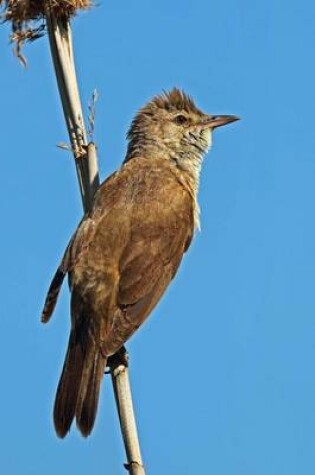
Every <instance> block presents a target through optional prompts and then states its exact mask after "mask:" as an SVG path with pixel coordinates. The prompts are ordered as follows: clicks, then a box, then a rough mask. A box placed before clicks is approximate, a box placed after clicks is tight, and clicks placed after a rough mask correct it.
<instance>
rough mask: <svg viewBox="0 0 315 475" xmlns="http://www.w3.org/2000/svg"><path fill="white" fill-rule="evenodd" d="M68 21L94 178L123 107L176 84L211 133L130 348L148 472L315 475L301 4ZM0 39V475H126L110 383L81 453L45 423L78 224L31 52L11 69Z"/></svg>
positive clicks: (170, 7) (110, 148) (176, 3)
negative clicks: (65, 270)
mask: <svg viewBox="0 0 315 475" xmlns="http://www.w3.org/2000/svg"><path fill="white" fill-rule="evenodd" d="M98 3H99V5H98V6H97V7H95V8H94V9H92V10H91V11H90V12H89V13H86V14H83V15H80V16H79V17H78V18H77V19H76V20H75V22H74V35H75V46H76V57H77V64H78V72H79V78H80V85H81V89H82V98H83V102H84V104H87V101H88V98H89V97H90V94H91V92H92V90H93V89H94V88H95V87H96V88H97V89H98V91H99V95H100V99H99V103H98V106H97V119H96V140H97V143H98V146H99V156H100V167H101V174H102V177H103V178H104V177H105V176H107V175H108V174H109V173H111V172H112V171H113V170H114V169H115V168H117V167H118V166H119V164H120V163H121V161H122V159H123V156H124V152H125V146H126V144H125V141H124V136H125V132H126V129H127V127H128V124H129V122H130V120H131V118H132V116H133V114H134V112H135V111H136V109H137V108H138V107H140V106H141V105H142V104H143V103H144V102H145V101H146V100H148V99H149V98H150V97H151V96H152V95H154V94H156V93H158V92H160V91H161V90H162V89H168V88H170V87H172V86H174V85H176V86H179V87H182V88H184V89H185V90H186V91H187V92H189V93H190V94H191V95H192V96H193V97H194V98H195V99H196V101H197V103H198V105H199V106H200V107H201V108H203V109H204V110H205V111H208V112H210V113H216V114H217V113H226V114H227V113H231V114H237V115H240V116H241V117H242V121H241V122H238V123H236V124H233V125H232V126H229V127H226V128H223V129H222V130H218V131H217V133H216V135H215V137H214V147H213V150H212V152H211V153H210V154H209V155H208V157H207V159H206V161H205V165H204V169H203V174H202V181H201V189H200V204H201V209H202V231H201V233H199V234H198V235H197V237H196V239H195V242H194V243H193V246H192V248H191V249H190V251H189V253H188V254H187V256H186V257H185V261H184V263H183V265H182V267H181V269H180V272H179V274H178V276H177V278H176V281H175V282H173V284H172V286H171V287H170V289H169V290H168V292H167V295H166V296H165V297H164V298H163V301H162V302H161V303H160V305H159V306H158V308H157V309H156V310H155V311H154V315H153V316H152V317H151V319H150V320H149V322H148V323H147V324H146V325H145V327H144V328H142V329H141V331H139V332H138V334H137V336H135V337H134V338H133V339H132V341H131V342H130V343H129V345H128V348H129V350H130V353H131V360H132V363H131V373H132V387H133V392H134V399H135V405H136V410H137V414H138V421H139V430H140V435H141V440H142V447H143V455H144V459H145V463H146V466H147V471H148V474H149V475H161V474H163V475H179V474H180V475H194V474H199V473H203V474H208V473H209V474H215V475H233V474H236V475H266V474H268V475H279V474H286V475H297V474H300V473H301V474H303V475H308V474H313V473H314V470H315V450H314V449H315V430H314V427H315V292H314V288H315V226H314V201H315V186H314V183H315V134H314V109H315V106H314V100H315V92H314V91H315V88H314V84H315V67H314V64H315V59H314V58H315V56H314V44H315V26H314V25H315V4H314V2H312V1H310V0H306V1H305V2H296V1H293V0H277V1H276V2H275V1H269V2H262V1H258V0H239V1H237V2H236V1H233V0H225V1H224V2H222V0H211V1H210V0H195V1H194V2H192V1H188V0H173V1H172V2H170V1H169V0H159V1H158V2H157V1H155V2H153V1H147V0H146V1H145V0H138V1H134V2H117V1H106V2H105V1H104V2H103V1H102V2H98ZM7 35H8V27H7V26H2V27H1V29H0V44H1V59H0V64H1V66H0V68H1V74H0V91H1V92H0V95H1V115H0V124H1V167H2V169H1V175H0V187H1V199H0V212H1V217H2V226H1V267H2V268H1V273H0V286H1V344H0V362H1V380H2V384H1V393H0V406H1V424H0V470H1V473H6V474H8V475H39V474H42V473H45V475H52V474H54V475H55V474H56V473H59V474H64V473H75V474H76V475H81V474H84V475H85V474H87V473H88V474H90V475H94V474H97V475H99V474H103V473H104V474H110V475H119V474H122V473H124V469H123V468H122V462H123V461H125V455H124V451H123V445H122V442H121V438H120V433H119V426H118V419H117V415H116V412H115V407H114V401H113V395H112V388H111V382H110V379H109V378H106V380H105V381H104V384H103V388H102V389H103V390H102V395H101V404H100V410H99V414H98V419H97V424H96V427H95V431H94V432H93V435H92V436H91V437H90V438H89V439H88V440H83V439H81V438H80V436H79V435H78V433H77V432H76V430H72V431H71V434H70V436H69V437H67V438H66V439H65V440H64V441H60V440H58V439H57V438H56V436H55V434H54V431H53V427H52V422H51V410H52V404H53V398H54V393H55V389H56V385H57V380H58V378H59V374H60V371H61V365H62V361H63V357H64V352H65V348H66V343H67V339H68V331H69V312H68V304H69V295H68V291H67V289H66V287H65V288H64V290H63V294H62V298H61V301H60V302H59V305H58V308H57V311H56V314H55V316H54V319H53V320H52V322H51V324H49V325H48V326H43V325H41V324H40V323H39V316H40V310H41V307H42V303H43V299H44V296H45V292H46V290H47V286H48V284H49V280H50V278H51V275H52V273H53V272H54V270H55V267H56V265H57V263H58V260H59V258H60V256H61V254H62V252H63V249H64V247H65V244H66V242H67V241H68V239H69V237H70V235H71V233H72V232H73V230H74V229H75V227H76V224H77V223H78V220H79V219H80V217H81V213H82V211H81V203H80V198H79V194H78V189H77V182H76V177H75V172H74V166H73V162H72V159H71V157H70V154H68V153H67V152H63V151H61V150H59V149H57V148H56V146H55V144H56V143H58V142H60V141H67V135H66V131H65V126H64V122H63V116H62V112H61V107H60V104H59V98H58V96H57V89H56V84H55V78H54V76H53V74H52V66H51V62H50V57H49V50H48V46H47V38H43V39H41V40H39V41H37V42H35V43H34V44H32V45H30V46H28V47H26V48H25V53H26V55H27V57H28V61H29V67H28V69H27V70H23V69H22V68H21V67H20V66H19V64H18V63H17V61H16V59H15V58H14V57H13V55H12V52H11V50H10V47H9V46H8V44H7V43H8V42H7Z"/></svg>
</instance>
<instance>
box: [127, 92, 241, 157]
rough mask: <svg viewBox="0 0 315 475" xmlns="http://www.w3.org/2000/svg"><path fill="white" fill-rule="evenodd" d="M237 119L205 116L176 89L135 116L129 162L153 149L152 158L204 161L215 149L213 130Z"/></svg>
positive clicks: (131, 128) (233, 117)
mask: <svg viewBox="0 0 315 475" xmlns="http://www.w3.org/2000/svg"><path fill="white" fill-rule="evenodd" d="M235 120H238V118H237V117H235V116H232V115H221V116H213V115H208V114H205V113H203V112H202V111H201V110H200V109H198V108H197V106H196V105H195V103H194V101H193V100H192V98H191V97H190V96H188V95H187V94H185V93H184V92H182V91H180V90H179V89H176V88H175V89H172V90H171V91H170V92H164V93H163V94H161V95H159V96H156V97H154V98H153V99H152V100H151V101H150V102H148V103H147V104H146V105H145V106H144V107H143V108H142V109H140V110H139V112H138V113H137V115H136V116H135V118H134V120H133V121H132V124H131V127H130V129H129V131H128V134H127V139H128V140H129V147H128V152H127V159H129V158H132V156H136V155H138V156H139V155H143V153H146V152H149V151H150V149H151V153H150V155H153V156H154V155H158V156H165V158H170V159H173V160H176V162H177V163H185V164H188V163H189V160H194V161H200V160H201V159H202V157H203V155H204V154H205V153H206V152H207V151H208V150H209V148H210V147H211V144H212V132H213V130H214V129H215V128H216V127H221V126H222V125H226V124H228V123H231V122H234V121H235Z"/></svg>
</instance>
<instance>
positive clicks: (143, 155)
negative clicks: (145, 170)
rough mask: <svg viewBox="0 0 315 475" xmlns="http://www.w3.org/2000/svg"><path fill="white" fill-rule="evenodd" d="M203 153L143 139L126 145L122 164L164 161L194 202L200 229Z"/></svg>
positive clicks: (195, 214)
mask: <svg viewBox="0 0 315 475" xmlns="http://www.w3.org/2000/svg"><path fill="white" fill-rule="evenodd" d="M203 155H204V152H203V151H202V150H200V149H198V148H196V147H195V146H191V147H185V148H183V147H182V146H181V147H178V150H176V148H174V146H172V144H168V143H167V142H165V141H157V140H154V139H153V138H147V139H145V138H144V137H143V138H142V140H137V141H133V140H131V141H130V142H129V145H128V149H127V154H126V157H125V160H124V163H126V162H128V161H129V160H131V159H133V158H135V159H141V160H143V159H147V160H152V166H154V165H153V164H154V160H157V159H164V160H167V161H168V163H171V164H172V167H174V171H176V175H177V176H178V177H179V178H180V181H181V182H182V184H183V186H185V188H186V189H187V190H188V191H189V193H190V195H191V197H192V200H193V202H194V220H195V227H196V228H198V229H200V219H199V216H200V210H199V205H198V200H197V195H198V189H199V180H200V171H201V166H202V161H203Z"/></svg>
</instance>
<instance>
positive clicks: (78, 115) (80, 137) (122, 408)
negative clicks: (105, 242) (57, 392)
mask: <svg viewBox="0 0 315 475" xmlns="http://www.w3.org/2000/svg"><path fill="white" fill-rule="evenodd" d="M45 5H46V7H45V8H46V21H47V29H48V34H49V42H50V49H51V54H52V59H53V63H54V67H55V72H56V77H57V83H58V88H59V93H60V97H61V102H62V106H63V111H64V116H65V120H66V124H67V128H68V133H69V137H70V142H71V149H72V151H73V154H74V159H75V164H76V169H77V176H78V181H79V186H80V192H81V198H82V204H83V208H84V211H85V212H87V211H88V210H89V209H90V207H91V204H92V200H93V196H94V194H95V192H96V190H97V188H98V187H99V183H100V180H99V172H98V164H97V154H96V147H95V144H94V143H93V142H90V143H88V142H87V134H86V130H85V126H84V119H83V114H82V106H81V102H80V96H79V89H78V83H77V79H76V72H75V63H74V55H73V46H72V36H71V27H70V23H69V21H68V20H66V19H64V18H63V19H57V18H55V16H54V15H53V14H52V13H51V11H50V8H49V1H46V2H45ZM110 369H111V375H112V382H113V387H114V393H115V399H116V405H117V411H118V415H119V420H120V426H121V431H122V436H123V440H124V444H125V450H126V455H127V460H128V463H127V464H125V468H126V469H127V470H128V471H129V473H130V475H145V471H144V468H143V463H142V459H141V453H140V445H139V439H138V432H137V426H136V421H135V416H134V410H133V404H132V396H131V389H130V383H129V375H128V365H127V363H124V362H123V361H122V360H121V358H120V357H117V358H115V355H114V357H112V358H111V363H110Z"/></svg>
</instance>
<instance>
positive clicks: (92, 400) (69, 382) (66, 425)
mask: <svg viewBox="0 0 315 475" xmlns="http://www.w3.org/2000/svg"><path fill="white" fill-rule="evenodd" d="M105 366H106V359H105V358H104V357H103V355H102V353H101V352H100V349H99V347H98V345H97V344H96V342H95V340H94V338H93V337H92V336H91V335H90V332H89V331H88V329H84V331H80V332H78V331H77V330H76V329H74V328H73V329H72V330H71V333H70V339H69V345H68V350H67V354H66V358H65V362H64V366H63V370H62V374H61V377H60V381H59V384H58V388H57V394H56V399H55V406H54V423H55V429H56V432H57V434H58V435H59V437H65V435H66V434H67V432H69V430H70V426H71V424H72V421H73V419H74V417H75V418H76V423H77V426H78V428H79V430H80V432H81V433H82V435H83V436H84V437H87V436H88V435H89V434H90V433H91V431H92V429H93V426H94V421H95V417H96V412H97V406H98V399H99V392H100V386H101V381H102V377H103V374H104V370H105Z"/></svg>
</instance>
